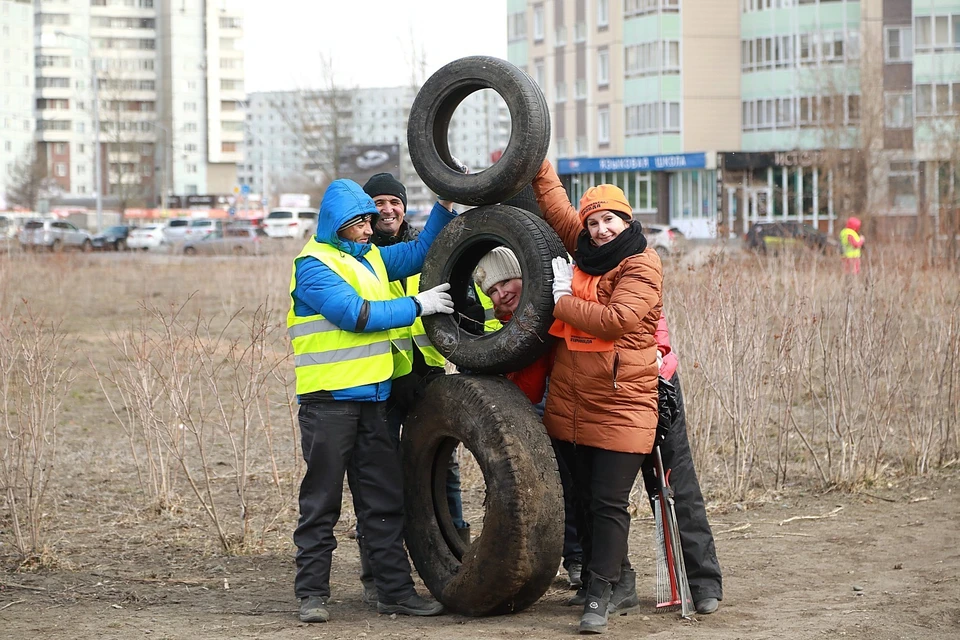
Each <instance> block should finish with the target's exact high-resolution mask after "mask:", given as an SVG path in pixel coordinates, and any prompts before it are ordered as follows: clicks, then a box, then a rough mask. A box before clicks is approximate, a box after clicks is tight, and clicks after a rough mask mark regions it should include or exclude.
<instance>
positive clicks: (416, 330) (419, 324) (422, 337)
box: [390, 273, 447, 378]
mask: <svg viewBox="0 0 960 640" xmlns="http://www.w3.org/2000/svg"><path fill="white" fill-rule="evenodd" d="M419 292H420V274H419V273H417V274H414V275H412V276H410V277H409V278H407V289H406V291H404V289H403V283H402V282H400V281H399V280H394V281H393V282H391V283H390V293H391V294H393V297H394V298H403V297H405V296H415V295H417V294H418V293H419ZM406 332H407V335H408V336H409V338H408V339H409V340H410V342H409V347H408V348H407V351H408V355H407V357H408V358H409V360H410V370H411V371H412V370H413V345H414V344H415V345H417V348H418V349H419V350H420V354H421V355H422V356H423V360H424V362H426V363H427V366H430V367H442V366H444V365H445V364H446V363H447V361H446V360H445V359H444V357H443V355H441V353H440V352H439V351H437V348H436V347H435V346H433V343H432V342H430V339H429V338H428V337H427V331H426V329H424V328H423V321H422V320H421V319H420V317H419V316H417V319H416V320H414V321H413V324H412V325H411V326H409V327H407V328H406ZM408 373H409V371H408ZM394 377H395V378H397V377H399V376H398V375H396V374H394Z"/></svg>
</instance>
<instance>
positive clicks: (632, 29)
mask: <svg viewBox="0 0 960 640" xmlns="http://www.w3.org/2000/svg"><path fill="white" fill-rule="evenodd" d="M660 37H661V35H660V16H659V15H657V14H655V13H654V14H651V15H646V16H638V17H636V18H628V19H627V20H625V21H624V22H623V44H624V46H629V45H631V44H640V43H641V42H653V41H654V40H659V39H660Z"/></svg>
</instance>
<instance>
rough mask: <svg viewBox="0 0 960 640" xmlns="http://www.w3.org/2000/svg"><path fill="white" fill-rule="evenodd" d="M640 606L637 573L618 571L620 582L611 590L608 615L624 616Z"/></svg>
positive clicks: (625, 570) (627, 570) (624, 570)
mask: <svg viewBox="0 0 960 640" xmlns="http://www.w3.org/2000/svg"><path fill="white" fill-rule="evenodd" d="M639 606H640V599H639V598H638V597H637V572H636V571H634V570H633V569H623V570H621V571H620V582H618V583H617V586H615V587H614V588H613V593H611V594H610V606H608V607H607V612H608V613H609V614H610V615H613V614H617V615H620V616H624V615H626V614H628V613H630V612H631V611H633V610H634V609H636V608H637V607H639Z"/></svg>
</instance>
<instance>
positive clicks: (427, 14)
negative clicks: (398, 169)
mask: <svg viewBox="0 0 960 640" xmlns="http://www.w3.org/2000/svg"><path fill="white" fill-rule="evenodd" d="M240 2H241V4H242V5H243V7H244V11H245V18H244V30H245V66H246V90H247V91H248V92H251V91H270V90H282V89H297V88H305V87H310V86H323V84H325V83H324V81H323V79H322V77H321V75H320V74H319V72H318V64H317V61H318V60H319V57H320V55H321V54H322V55H326V56H328V57H329V58H330V59H331V60H332V61H333V66H334V73H335V76H336V79H337V83H338V84H339V85H341V86H347V87H381V86H384V87H392V86H399V85H403V84H407V83H409V82H410V80H411V59H412V58H413V54H414V51H416V52H418V53H419V52H422V53H423V54H424V55H425V58H426V73H427V75H428V76H429V75H430V74H431V73H433V72H434V71H436V70H437V69H439V68H440V67H442V66H443V65H444V64H446V63H447V62H450V61H451V60H455V59H457V58H462V57H464V56H469V55H492V56H497V57H499V58H506V57H507V0H473V1H472V2H465V1H464V0H240Z"/></svg>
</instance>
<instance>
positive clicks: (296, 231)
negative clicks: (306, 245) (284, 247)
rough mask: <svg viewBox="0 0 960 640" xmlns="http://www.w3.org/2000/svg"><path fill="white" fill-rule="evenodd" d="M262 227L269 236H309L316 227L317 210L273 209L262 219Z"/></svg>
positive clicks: (296, 208) (297, 208)
mask: <svg viewBox="0 0 960 640" xmlns="http://www.w3.org/2000/svg"><path fill="white" fill-rule="evenodd" d="M263 228H264V230H265V231H266V232H267V235H268V236H270V237H271V238H309V237H310V235H311V234H312V233H313V232H314V231H315V230H316V228H317V210H316V209H303V208H299V207H284V208H281V209H273V210H271V211H270V213H268V214H267V217H266V218H264V219H263Z"/></svg>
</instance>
